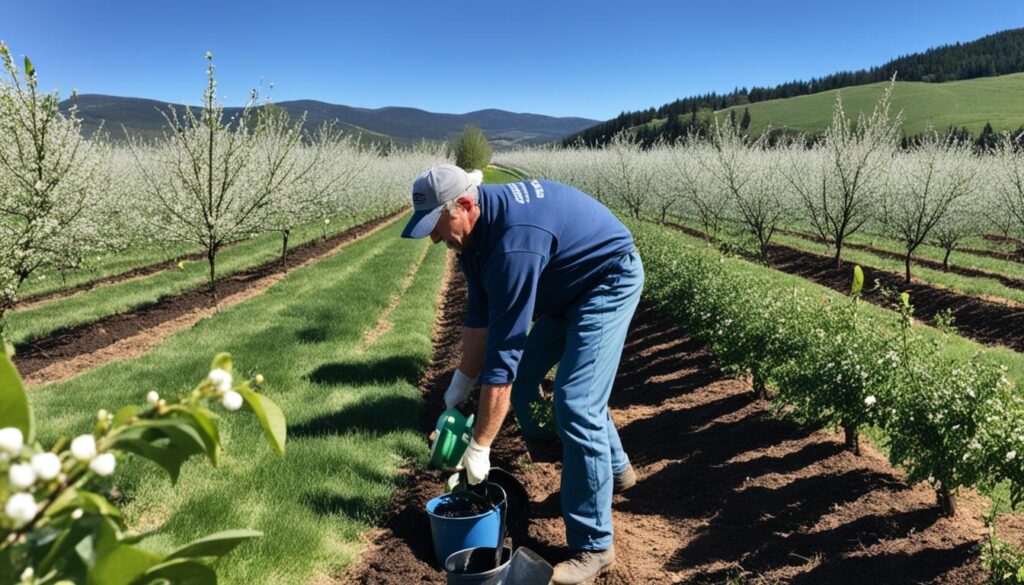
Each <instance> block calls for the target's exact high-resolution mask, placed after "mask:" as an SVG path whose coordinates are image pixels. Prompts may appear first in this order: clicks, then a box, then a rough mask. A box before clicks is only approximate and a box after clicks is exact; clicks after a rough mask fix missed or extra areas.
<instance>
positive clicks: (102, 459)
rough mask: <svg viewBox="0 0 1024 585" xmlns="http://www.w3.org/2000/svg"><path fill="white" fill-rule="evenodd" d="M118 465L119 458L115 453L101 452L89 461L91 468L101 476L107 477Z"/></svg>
mask: <svg viewBox="0 0 1024 585" xmlns="http://www.w3.org/2000/svg"><path fill="white" fill-rule="evenodd" d="M116 466H117V459H116V458H115V457H114V454H113V453H101V454H100V455H97V456H96V458H95V459H93V460H92V461H91V462H90V463H89V469H91V470H92V472H93V473H95V474H96V475H98V476H100V477H106V476H108V475H110V474H111V473H114V467H116Z"/></svg>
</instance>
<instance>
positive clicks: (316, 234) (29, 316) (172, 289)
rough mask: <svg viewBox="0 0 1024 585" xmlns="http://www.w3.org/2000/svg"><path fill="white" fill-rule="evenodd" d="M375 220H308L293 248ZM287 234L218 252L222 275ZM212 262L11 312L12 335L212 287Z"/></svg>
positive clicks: (254, 260) (260, 256) (21, 338)
mask: <svg viewBox="0 0 1024 585" xmlns="http://www.w3.org/2000/svg"><path fill="white" fill-rule="evenodd" d="M369 219H370V218H369V217H367V218H362V219H360V220H358V221H356V220H353V219H347V220H345V219H340V218H339V219H338V220H337V221H332V222H331V223H330V224H329V225H325V224H323V223H311V224H305V225H303V226H300V227H299V228H296V230H295V231H294V232H293V233H292V235H291V238H290V242H291V244H290V247H291V248H294V247H296V246H300V245H302V244H306V243H309V242H313V241H314V240H317V239H320V238H322V237H324V236H325V235H326V236H328V237H330V236H331V235H334V234H338V233H341V232H343V231H345V230H347V229H349V228H351V227H353V226H355V225H357V224H358V223H360V222H361V221H365V220H369ZM280 254H281V238H280V236H279V235H276V234H264V235H261V236H258V237H256V238H253V239H252V240H248V241H245V242H242V243H240V244H238V245H236V246H232V247H230V248H228V249H226V250H224V251H223V252H221V253H220V254H218V255H217V277H218V278H221V277H225V276H230V275H232V274H237V273H239V272H242V271H245V270H247V269H249V268H253V267H255V266H260V265H262V264H266V263H268V262H273V261H274V260H276V259H277V258H279V257H280ZM208 278H209V265H208V264H207V263H206V261H200V262H187V263H185V265H184V268H183V269H180V270H179V269H172V270H165V271H163V272H158V273H156V274H152V275H150V276H147V277H144V278H139V279H134V280H127V281H125V282H120V283H113V284H109V285H105V286H102V287H97V288H95V289H92V290H88V291H83V292H81V293H78V294H75V295H72V296H70V297H67V298H64V299H55V300H53V301H52V302H49V303H45V304H42V305H39V306H37V307H33V308H31V309H26V310H21V311H14V312H11V313H8V314H7V315H5V317H4V319H5V320H6V321H7V336H8V339H9V340H10V341H11V342H12V343H14V344H15V345H23V344H25V343H27V342H30V341H32V340H35V339H39V338H41V337H45V336H47V335H50V334H52V333H54V332H56V331H60V330H63V329H68V328H70V327H75V326H78V325H82V324H86V323H92V322H94V321H97V320H99V319H102V318H104V317H108V316H110V315H116V314H119V313H125V312H128V311H133V310H137V309H140V308H143V307H146V306H149V305H152V304H154V303H156V302H158V301H160V300H161V299H164V298H167V297H172V296H175V295H179V294H182V293H184V292H188V291H192V290H196V289H198V288H201V287H203V286H206V285H207V283H208V282H209V281H208Z"/></svg>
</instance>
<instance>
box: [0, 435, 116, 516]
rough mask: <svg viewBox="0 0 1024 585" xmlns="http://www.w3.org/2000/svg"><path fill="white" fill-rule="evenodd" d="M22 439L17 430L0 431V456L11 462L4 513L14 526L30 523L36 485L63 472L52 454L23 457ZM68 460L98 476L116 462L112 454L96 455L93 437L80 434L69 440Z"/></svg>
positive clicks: (111, 469)
mask: <svg viewBox="0 0 1024 585" xmlns="http://www.w3.org/2000/svg"><path fill="white" fill-rule="evenodd" d="M26 451H27V449H26V448H25V438H24V436H23V435H22V432H21V430H20V429H17V428H13V427H7V428H3V429H0V456H2V457H3V458H4V459H6V460H9V461H10V462H11V465H10V467H9V468H8V470H7V481H8V483H9V484H10V487H11V496H10V497H9V498H8V499H7V502H6V504H4V514H6V515H7V517H8V518H10V520H11V522H12V523H13V524H14V525H15V526H23V525H25V524H27V523H29V522H31V521H32V519H34V518H35V517H36V514H37V513H38V511H39V507H38V504H37V503H36V500H35V496H34V495H33V492H34V491H35V490H36V489H37V488H38V487H39V486H40V483H44V484H45V483H48V482H51V481H54V480H58V479H60V478H61V477H62V474H63V472H64V465H65V464H64V462H62V461H61V458H60V456H59V455H57V454H56V453H50V452H42V453H35V454H33V455H32V456H31V457H27V458H26ZM70 451H71V457H72V459H73V460H74V461H73V462H70V463H69V465H73V464H74V462H77V463H84V464H86V465H88V468H89V470H90V471H92V472H93V473H95V474H96V475H98V476H100V477H106V476H109V475H111V474H112V473H114V468H115V467H116V466H117V459H116V458H115V456H114V454H113V453H98V452H97V447H96V438H95V437H94V436H93V435H91V434H88V435H80V436H78V437H75V439H74V440H72V441H71V447H70Z"/></svg>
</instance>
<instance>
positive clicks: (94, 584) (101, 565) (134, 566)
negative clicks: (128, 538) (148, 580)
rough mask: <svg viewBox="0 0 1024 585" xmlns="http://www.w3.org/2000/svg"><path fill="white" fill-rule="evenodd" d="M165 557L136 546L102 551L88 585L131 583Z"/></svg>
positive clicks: (90, 574)
mask: <svg viewBox="0 0 1024 585" xmlns="http://www.w3.org/2000/svg"><path fill="white" fill-rule="evenodd" d="M162 560H163V559H162V558H161V557H160V555H158V554H156V553H154V552H150V551H148V550H145V549H141V548H138V547H135V546H128V545H120V546H117V547H114V548H113V549H111V550H110V551H109V552H106V553H101V554H100V557H99V558H98V559H96V564H95V565H94V566H93V568H92V569H91V570H90V571H89V576H88V579H87V580H86V583H87V584H88V585H131V583H133V582H134V581H135V580H136V579H138V578H139V577H141V576H142V575H143V574H145V573H146V571H148V570H149V569H150V567H152V566H154V565H156V564H157V563H159V562H160V561H162Z"/></svg>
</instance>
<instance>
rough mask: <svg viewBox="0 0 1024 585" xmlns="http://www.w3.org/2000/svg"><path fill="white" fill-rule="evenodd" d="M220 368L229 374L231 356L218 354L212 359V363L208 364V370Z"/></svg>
mask: <svg viewBox="0 0 1024 585" xmlns="http://www.w3.org/2000/svg"><path fill="white" fill-rule="evenodd" d="M217 368H220V369H222V370H224V371H225V372H227V373H229V374H230V373H231V354H230V353H218V354H217V355H216V356H215V357H214V358H213V363H212V364H210V370H211V371H212V370H216V369H217Z"/></svg>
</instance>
